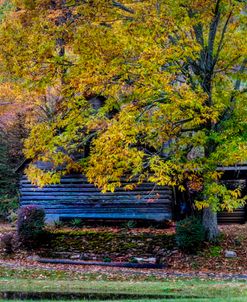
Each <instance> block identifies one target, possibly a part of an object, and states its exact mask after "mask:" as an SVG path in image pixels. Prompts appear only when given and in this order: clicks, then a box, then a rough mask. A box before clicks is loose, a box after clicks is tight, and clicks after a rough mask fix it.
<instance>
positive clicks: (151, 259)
mask: <svg viewBox="0 0 247 302" xmlns="http://www.w3.org/2000/svg"><path fill="white" fill-rule="evenodd" d="M134 260H136V261H137V262H138V263H153V264H155V263H156V258H155V257H149V258H139V257H134Z"/></svg>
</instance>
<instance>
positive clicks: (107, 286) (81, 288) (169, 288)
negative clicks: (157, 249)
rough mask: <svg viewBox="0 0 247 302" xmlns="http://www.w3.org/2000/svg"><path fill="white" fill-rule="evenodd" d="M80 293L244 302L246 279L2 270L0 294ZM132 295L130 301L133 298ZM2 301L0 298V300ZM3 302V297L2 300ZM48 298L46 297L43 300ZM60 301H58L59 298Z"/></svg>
mask: <svg viewBox="0 0 247 302" xmlns="http://www.w3.org/2000/svg"><path fill="white" fill-rule="evenodd" d="M16 291H18V292H22V293H37V292H38V293H43V294H44V293H53V294H54V293H58V294H63V293H65V294H71V293H76V294H79V295H80V297H81V300H82V301H88V297H90V301H93V300H94V299H97V301H99V300H100V297H102V300H105V298H108V299H113V300H118V301H122V300H123V298H124V301H125V302H127V301H128V299H129V301H134V300H135V301H136V300H137V301H143V302H144V301H150V302H151V301H164V299H165V300H166V301H184V302H186V301H191V302H193V301H204V302H205V301H206V302H207V301H214V302H223V301H236V302H237V301H240V302H242V301H247V282H240V281H216V280H214V281H212V280H200V279H191V280H182V279H163V280H153V281H148V280H145V281H143V280H141V281H138V278H136V279H135V280H133V279H131V278H129V279H128V278H126V280H125V281H109V280H105V279H104V275H100V274H98V273H97V272H95V273H91V274H88V275H84V274H83V273H74V272H73V273H72V272H60V271H58V272H54V271H53V272H49V271H45V270H39V269H32V270H27V269H26V270H20V269H18V270H16V269H7V268H5V269H2V268H1V273H0V293H3V292H16ZM41 297H42V296H41ZM131 297H133V300H132V298H131ZM0 301H1V300H0ZM2 301H4V300H2ZM46 301H48V300H46ZM59 301H61V300H59Z"/></svg>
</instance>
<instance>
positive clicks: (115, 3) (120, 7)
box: [112, 0, 135, 14]
mask: <svg viewBox="0 0 247 302" xmlns="http://www.w3.org/2000/svg"><path fill="white" fill-rule="evenodd" d="M112 5H113V6H114V7H117V8H119V9H121V10H123V11H125V12H127V13H130V14H134V13H135V11H134V10H133V9H131V8H129V7H127V6H125V5H124V4H122V3H120V2H118V1H115V0H113V1H112Z"/></svg>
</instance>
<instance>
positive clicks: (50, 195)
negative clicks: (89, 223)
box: [20, 175, 173, 222]
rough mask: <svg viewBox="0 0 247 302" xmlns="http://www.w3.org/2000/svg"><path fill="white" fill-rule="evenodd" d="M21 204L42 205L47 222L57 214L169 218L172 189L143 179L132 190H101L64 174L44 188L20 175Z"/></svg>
mask: <svg viewBox="0 0 247 302" xmlns="http://www.w3.org/2000/svg"><path fill="white" fill-rule="evenodd" d="M20 193H21V197H20V204H21V206H26V205H33V204H34V205H37V206H39V207H42V208H44V210H45V212H46V218H47V221H48V222H51V221H54V220H58V219H60V218H84V219H127V220H129V219H138V220H139V219H141V220H143V219H147V220H156V221H162V220H169V219H172V201H173V196H172V191H171V189H169V188H167V187H162V186H156V185H154V184H152V183H143V184H142V185H140V186H138V187H137V188H136V189H134V190H133V191H125V190H124V189H122V188H119V189H117V190H116V192H114V193H109V192H107V193H105V194H103V193H101V192H100V190H98V189H97V188H96V187H95V186H94V185H92V184H89V183H88V182H87V180H86V178H84V177H82V176H79V175H70V176H66V177H64V178H63V179H62V180H61V183H60V184H57V185H50V186H47V187H44V188H38V187H36V186H33V185H32V184H31V183H30V181H29V180H28V179H27V178H26V177H25V176H23V177H22V180H21V183H20Z"/></svg>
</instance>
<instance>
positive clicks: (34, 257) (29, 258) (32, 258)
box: [27, 255, 40, 261]
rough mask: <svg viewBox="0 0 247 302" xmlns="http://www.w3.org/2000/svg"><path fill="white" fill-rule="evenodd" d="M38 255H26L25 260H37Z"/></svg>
mask: <svg viewBox="0 0 247 302" xmlns="http://www.w3.org/2000/svg"><path fill="white" fill-rule="evenodd" d="M39 259H40V257H39V256H38V255H33V256H28V257H27V260H28V261H38V260H39Z"/></svg>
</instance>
